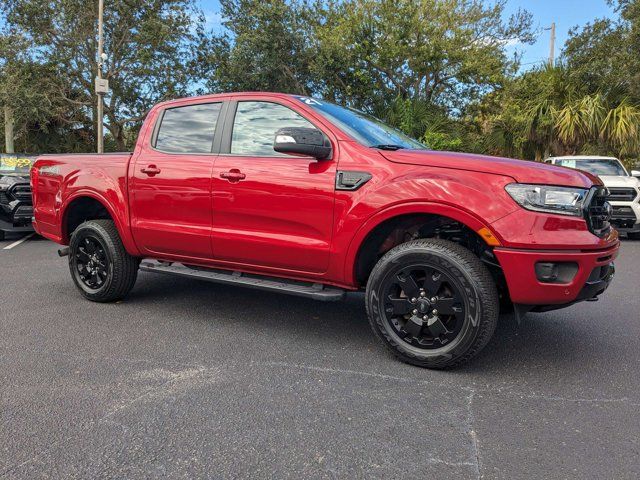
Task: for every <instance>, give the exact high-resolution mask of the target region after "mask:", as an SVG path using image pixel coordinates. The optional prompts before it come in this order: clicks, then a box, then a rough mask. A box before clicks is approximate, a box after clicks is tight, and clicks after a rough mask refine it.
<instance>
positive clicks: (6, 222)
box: [0, 154, 36, 240]
mask: <svg viewBox="0 0 640 480" xmlns="http://www.w3.org/2000/svg"><path fill="white" fill-rule="evenodd" d="M35 159H36V157H35V156H24V155H4V154H3V155H0V240H3V239H4V237H5V234H6V233H25V232H31V231H33V227H32V226H31V217H32V215H33V205H32V202H31V186H30V184H29V170H31V165H33V162H34V161H35Z"/></svg>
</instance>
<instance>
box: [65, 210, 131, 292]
mask: <svg viewBox="0 0 640 480" xmlns="http://www.w3.org/2000/svg"><path fill="white" fill-rule="evenodd" d="M139 264H140V261H139V259H138V258H136V257H133V256H131V255H129V254H128V253H127V251H126V250H125V248H124V245H123V244H122V241H121V239H120V235H119V234H118V229H117V228H116V226H115V224H114V223H113V221H112V220H103V219H100V220H89V221H86V222H84V223H82V224H81V225H80V226H78V228H76V230H75V231H74V232H73V235H72V237H71V241H70V242H69V270H70V272H71V278H72V279H73V282H74V283H75V284H76V286H77V287H78V289H79V290H80V293H82V295H83V296H84V297H85V298H87V299H89V300H92V301H94V302H111V301H114V300H120V299H121V298H123V297H125V296H126V295H127V294H128V293H129V292H130V291H131V289H132V288H133V286H134V284H135V282H136V278H137V276H138V266H139Z"/></svg>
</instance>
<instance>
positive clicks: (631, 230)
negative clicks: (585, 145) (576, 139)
mask: <svg viewBox="0 0 640 480" xmlns="http://www.w3.org/2000/svg"><path fill="white" fill-rule="evenodd" d="M545 163H550V164H552V165H558V166H561V167H569V168H577V169H579V170H584V171H586V172H589V173H591V174H593V175H597V176H598V177H600V179H601V180H602V183H604V185H605V187H607V188H608V189H609V192H610V195H609V197H608V198H607V200H608V201H609V203H610V204H611V207H612V209H613V211H612V215H611V224H612V225H614V226H615V227H616V229H617V230H618V231H620V232H625V233H626V234H627V236H628V237H629V238H631V239H634V240H640V179H638V177H640V172H638V171H636V170H632V171H631V175H629V172H627V169H626V168H624V165H622V163H621V162H620V160H618V159H617V158H614V157H591V156H585V155H580V156H575V157H551V158H548V159H546V160H545Z"/></svg>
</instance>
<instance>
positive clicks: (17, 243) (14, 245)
mask: <svg viewBox="0 0 640 480" xmlns="http://www.w3.org/2000/svg"><path fill="white" fill-rule="evenodd" d="M34 235H35V233H30V234H29V235H27V236H26V237H22V238H21V239H20V240H16V241H15V242H13V243H10V244H9V245H7V246H6V247H4V248H3V250H11V249H12V248H13V247H17V246H18V245H20V244H21V243H22V242H26V241H27V240H29V239H30V238H31V237H33V236H34Z"/></svg>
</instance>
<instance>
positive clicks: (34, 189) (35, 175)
mask: <svg viewBox="0 0 640 480" xmlns="http://www.w3.org/2000/svg"><path fill="white" fill-rule="evenodd" d="M39 175H40V172H39V171H38V167H36V166H35V165H34V166H32V167H31V180H30V183H31V202H32V203H33V208H34V212H35V208H36V196H37V195H38V189H37V186H38V178H39Z"/></svg>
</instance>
